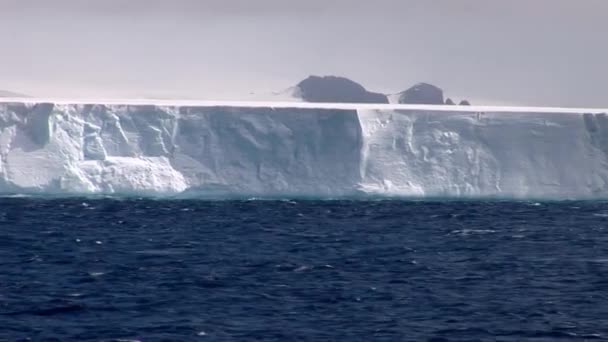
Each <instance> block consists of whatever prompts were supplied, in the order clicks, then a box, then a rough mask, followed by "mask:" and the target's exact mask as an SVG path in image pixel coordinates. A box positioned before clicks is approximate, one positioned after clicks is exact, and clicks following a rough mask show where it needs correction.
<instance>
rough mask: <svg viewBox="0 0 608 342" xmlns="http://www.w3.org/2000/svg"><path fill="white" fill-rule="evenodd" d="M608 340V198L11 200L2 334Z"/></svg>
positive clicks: (2, 277)
mask: <svg viewBox="0 0 608 342" xmlns="http://www.w3.org/2000/svg"><path fill="white" fill-rule="evenodd" d="M250 340H260V341H262V340H263V341H434V342H439V341H585V340H608V202H548V203H531V202H530V203H528V202H475V201H430V202H426V201H397V200H390V201H338V200H336V201H312V200H311V201H262V200H256V201H197V200H146V199H122V200H121V199H86V198H80V199H48V198H47V199H44V198H2V199H0V341H250Z"/></svg>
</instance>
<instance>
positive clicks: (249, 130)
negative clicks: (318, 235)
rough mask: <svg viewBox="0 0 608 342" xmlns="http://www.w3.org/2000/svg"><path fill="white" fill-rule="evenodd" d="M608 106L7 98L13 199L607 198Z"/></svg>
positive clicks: (7, 175)
mask: <svg viewBox="0 0 608 342" xmlns="http://www.w3.org/2000/svg"><path fill="white" fill-rule="evenodd" d="M604 112H605V110H590V109H559V108H505V107H503V108H498V107H475V106H472V107H456V106H428V105H395V104H319V103H261V102H252V103H230V102H224V103H220V102H180V101H122V102H117V101H50V100H35V99H25V100H23V99H22V100H16V99H3V100H0V192H1V193H4V194H12V193H34V194H36V193H38V194H63V195H66V194H67V195H83V194H116V195H151V196H169V195H170V196H200V197H216V198H228V197H315V198H339V197H366V196H377V197H391V196H397V197H413V198H427V197H442V198H445V197H448V198H481V197H491V198H551V199H568V198H572V199H583V198H608V116H606V114H604Z"/></svg>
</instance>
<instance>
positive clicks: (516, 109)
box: [0, 97, 608, 114]
mask: <svg viewBox="0 0 608 342" xmlns="http://www.w3.org/2000/svg"><path fill="white" fill-rule="evenodd" d="M0 103H24V104H36V103H53V104H56V105H116V106H120V105H124V106H162V107H233V108H302V109H343V110H359V109H362V110H365V109H367V110H420V111H439V112H495V113H499V112H508V113H555V114H559V113H563V114H582V113H592V114H598V113H606V112H608V107H607V108H569V107H525V106H452V105H417V104H414V105H411V104H377V103H308V102H268V101H201V100H179V99H175V100H156V99H57V98H30V97H27V98H11V97H6V98H0Z"/></svg>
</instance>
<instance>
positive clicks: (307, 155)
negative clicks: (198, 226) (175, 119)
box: [173, 107, 362, 196]
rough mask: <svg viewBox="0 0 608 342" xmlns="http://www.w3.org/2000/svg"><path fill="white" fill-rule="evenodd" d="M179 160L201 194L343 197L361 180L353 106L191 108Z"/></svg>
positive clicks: (185, 114) (181, 132) (179, 139)
mask: <svg viewBox="0 0 608 342" xmlns="http://www.w3.org/2000/svg"><path fill="white" fill-rule="evenodd" d="M180 114H181V115H180V119H179V124H178V131H177V134H176V135H175V144H176V149H175V154H174V156H173V165H174V166H175V168H176V170H179V171H180V172H181V173H182V174H184V175H185V177H186V178H187V179H188V181H189V183H190V184H192V185H193V190H198V191H200V192H212V193H213V192H218V191H219V192H228V193H235V194H239V193H247V194H255V195H269V196H272V195H284V194H294V195H310V196H316V195H321V196H339V195H345V194H347V193H348V192H351V191H352V189H353V184H356V183H357V182H358V181H359V174H358V170H359V158H360V149H361V145H362V141H361V139H362V136H361V128H360V126H359V122H358V117H357V112H356V111H354V110H331V109H315V110H310V109H298V108H277V109H272V108H230V107H189V108H188V107H186V108H181V110H180Z"/></svg>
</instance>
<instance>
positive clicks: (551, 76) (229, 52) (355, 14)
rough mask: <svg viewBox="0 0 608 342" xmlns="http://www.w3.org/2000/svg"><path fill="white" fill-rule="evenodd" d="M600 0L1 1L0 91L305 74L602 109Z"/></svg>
mask: <svg viewBox="0 0 608 342" xmlns="http://www.w3.org/2000/svg"><path fill="white" fill-rule="evenodd" d="M606 13H608V1H607V0H503V1H499V0H367V1H363V0H333V1H332V0H297V1H292V0H52V1H50V0H0V89H4V90H11V91H14V92H20V93H26V94H29V95H33V96H52V97H123V98H125V97H176V98H199V99H232V100H238V99H239V97H242V96H244V95H248V94H249V93H250V92H256V93H258V94H259V93H262V94H264V93H270V92H272V91H280V90H283V89H285V88H288V87H290V86H292V85H293V84H295V83H297V82H298V81H299V80H301V79H303V78H304V77H306V76H308V75H309V74H316V75H325V74H332V75H341V76H346V77H349V78H352V79H353V80H356V81H358V82H360V83H362V84H363V85H365V86H366V87H367V88H368V89H370V90H373V91H381V92H387V93H394V92H398V91H401V90H404V89H406V88H408V87H409V86H411V85H412V84H413V83H416V82H420V81H426V82H431V83H434V84H436V85H439V86H440V87H442V88H444V89H445V91H446V93H447V95H450V96H454V97H456V98H461V97H467V98H469V99H471V100H472V101H474V102H476V103H479V104H486V103H487V104H515V105H517V104H526V105H560V106H585V107H608V86H607V85H606V82H608V36H607V34H608V21H607V20H606Z"/></svg>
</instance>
